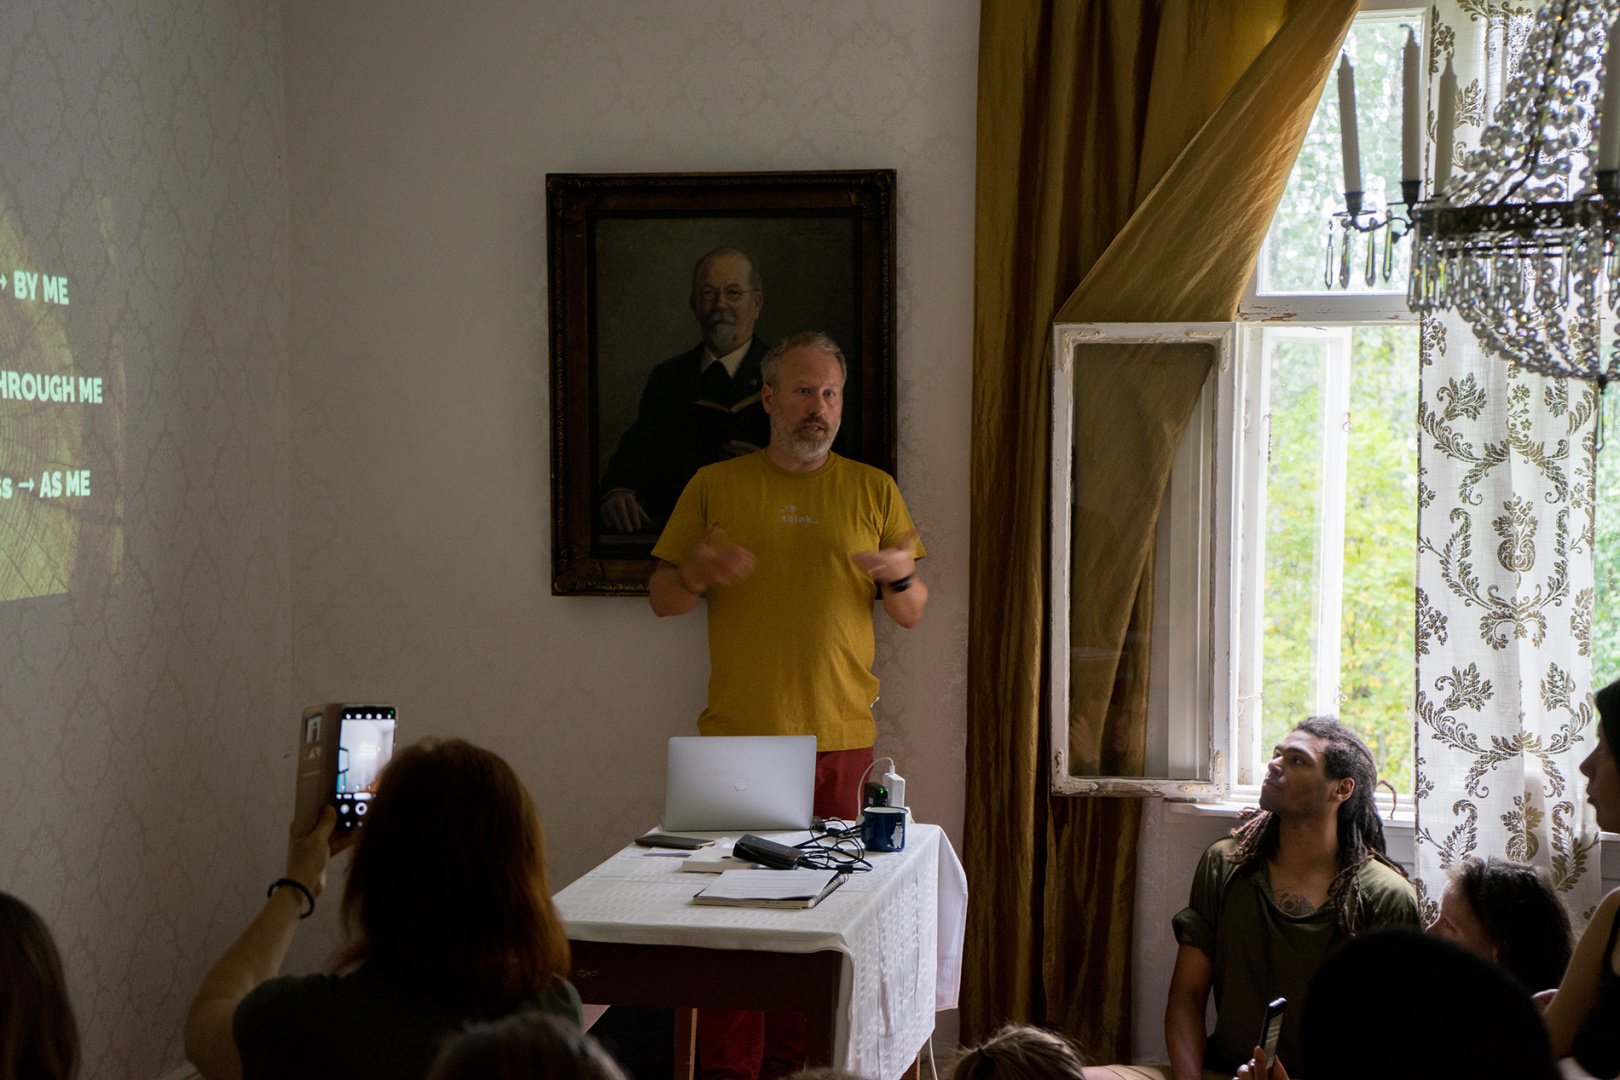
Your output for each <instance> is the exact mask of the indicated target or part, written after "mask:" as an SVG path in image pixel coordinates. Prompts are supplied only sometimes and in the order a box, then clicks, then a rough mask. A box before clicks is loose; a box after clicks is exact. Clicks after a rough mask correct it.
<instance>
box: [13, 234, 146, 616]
mask: <svg viewBox="0 0 1620 1080" xmlns="http://www.w3.org/2000/svg"><path fill="white" fill-rule="evenodd" d="M69 280H70V279H69V277H68V275H67V274H66V273H65V271H61V270H58V269H57V268H44V267H36V260H35V259H34V257H33V256H32V255H31V253H30V252H29V250H28V245H27V244H26V242H25V241H24V239H23V237H22V236H21V235H20V233H19V230H18V228H17V223H16V219H15V217H14V215H13V214H12V213H11V212H10V211H9V209H8V208H7V207H6V206H5V205H4V204H0V601H5V600H17V599H23V598H26V597H31V596H44V595H48V594H52V593H63V592H67V591H68V590H69V589H71V588H72V587H73V585H74V581H75V578H76V577H77V576H78V575H79V574H80V573H81V572H82V571H83V570H84V569H85V568H86V567H87V566H88V565H89V564H90V563H91V562H94V563H97V564H99V566H100V568H101V569H102V572H103V573H105V574H106V575H107V576H108V577H109V578H110V579H114V580H115V579H116V578H117V577H118V576H119V575H118V564H119V562H120V561H121V558H120V556H121V550H120V549H121V539H122V537H121V528H120V523H119V520H118V512H117V506H118V502H117V499H116V497H115V491H114V490H113V487H112V485H113V482H114V480H115V472H116V461H115V458H116V457H117V447H116V445H114V446H111V447H109V446H107V445H106V444H105V440H97V439H93V438H89V437H87V436H88V434H89V432H90V431H91V430H93V429H95V428H96V427H98V426H103V427H104V430H105V432H106V433H107V434H109V435H111V436H112V441H113V442H114V443H116V441H117V438H116V437H117V428H118V423H119V421H118V418H117V417H116V415H115V414H116V410H117V407H118V406H117V403H116V402H115V401H111V400H108V399H107V397H106V390H107V385H106V384H107V382H108V380H107V379H106V378H105V375H106V374H107V373H106V372H105V371H104V370H97V371H94V372H91V371H88V370H86V369H85V367H83V366H81V365H80V364H79V363H78V362H76V359H75V355H74V345H73V338H72V335H71V332H70V329H69V325H68V311H69V306H68V304H69V298H70V294H69V292H68V284H67V283H68V281H69ZM42 282H44V283H45V285H46V286H48V289H47V288H42V287H41V283H42ZM84 299H88V297H86V298H84ZM81 306H82V301H81ZM116 383H117V380H116V379H115V380H114V386H113V389H115V390H116V389H118V387H117V385H116ZM94 412H100V413H101V414H102V416H103V417H104V418H105V422H104V424H103V423H102V420H101V419H100V418H93V416H94ZM97 443H100V444H101V445H96V444H97ZM92 459H94V460H92Z"/></svg>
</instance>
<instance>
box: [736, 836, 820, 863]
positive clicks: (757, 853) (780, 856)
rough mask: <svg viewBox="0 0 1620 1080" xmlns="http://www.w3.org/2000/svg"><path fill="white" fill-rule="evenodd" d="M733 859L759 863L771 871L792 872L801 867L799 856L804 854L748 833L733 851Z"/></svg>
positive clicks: (796, 849) (794, 848)
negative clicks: (796, 867)
mask: <svg viewBox="0 0 1620 1080" xmlns="http://www.w3.org/2000/svg"><path fill="white" fill-rule="evenodd" d="M731 854H732V856H733V857H735V858H738V859H743V860H745V861H747V862H754V863H759V864H760V865H761V866H764V867H767V868H768V869H771V870H791V869H793V868H794V867H795V866H798V865H799V856H800V855H802V854H804V853H803V852H801V851H800V850H799V849H798V848H796V847H788V846H787V845H786V844H778V843H777V842H776V841H775V840H767V839H765V838H764V837H763V836H755V835H754V834H753V833H748V834H747V835H745V836H744V837H743V838H742V839H741V840H738V841H737V845H736V846H735V847H734V848H732V849H731Z"/></svg>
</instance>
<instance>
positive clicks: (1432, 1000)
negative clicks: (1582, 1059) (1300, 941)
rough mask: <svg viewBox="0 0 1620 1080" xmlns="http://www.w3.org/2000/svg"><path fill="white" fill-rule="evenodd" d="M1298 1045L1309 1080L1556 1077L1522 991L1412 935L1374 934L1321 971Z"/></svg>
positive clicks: (1464, 952)
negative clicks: (1308, 1067) (1305, 1059)
mask: <svg viewBox="0 0 1620 1080" xmlns="http://www.w3.org/2000/svg"><path fill="white" fill-rule="evenodd" d="M1374 1003H1376V1007H1374ZM1369 1008H1373V1011H1372V1012H1369V1011H1368V1010H1369ZM1301 1038H1302V1039H1303V1042H1304V1046H1305V1054H1306V1056H1307V1057H1308V1058H1309V1059H1310V1063H1311V1072H1310V1080H1351V1078H1352V1077H1354V1078H1356V1080H1360V1078H1361V1077H1366V1076H1426V1077H1430V1076H1433V1077H1438V1076H1466V1077H1469V1078H1470V1080H1508V1078H1510V1077H1511V1078H1512V1080H1554V1078H1555V1077H1557V1076H1558V1070H1557V1068H1556V1067H1555V1066H1554V1065H1553V1059H1552V1046H1551V1044H1550V1042H1549V1041H1548V1038H1547V1029H1546V1028H1545V1027H1544V1026H1543V1025H1542V1022H1541V1015H1540V1014H1539V1013H1538V1012H1537V1011H1536V1007H1535V1005H1533V1004H1532V1003H1531V1001H1530V996H1529V995H1528V994H1527V993H1526V992H1525V990H1524V987H1522V986H1520V985H1519V984H1518V983H1517V982H1516V981H1515V980H1514V979H1513V978H1512V977H1511V976H1509V975H1508V974H1507V972H1505V971H1504V970H1502V969H1501V968H1500V967H1498V966H1497V965H1495V964H1492V963H1491V962H1490V961H1488V960H1486V959H1485V958H1484V957H1482V956H1479V955H1478V954H1477V953H1474V952H1472V951H1470V950H1468V949H1465V948H1463V947H1462V946H1461V945H1457V944H1454V943H1452V942H1449V941H1444V940H1442V939H1440V938H1437V937H1433V936H1427V935H1424V934H1419V933H1417V932H1416V931H1413V930H1397V929H1384V930H1374V931H1370V932H1368V933H1366V934H1363V935H1361V936H1360V937H1357V938H1355V939H1354V940H1352V941H1349V942H1347V943H1346V944H1345V945H1344V947H1343V948H1341V949H1340V950H1339V951H1338V952H1337V953H1335V954H1334V955H1333V956H1332V957H1330V958H1329V959H1328V960H1327V961H1326V962H1325V963H1323V965H1322V966H1321V967H1320V968H1318V969H1317V972H1316V975H1315V977H1314V978H1312V980H1311V987H1310V993H1309V995H1308V997H1307V999H1306V1002H1305V1015H1304V1020H1303V1023H1302V1027H1301Z"/></svg>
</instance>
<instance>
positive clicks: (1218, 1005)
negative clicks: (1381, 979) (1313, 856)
mask: <svg viewBox="0 0 1620 1080" xmlns="http://www.w3.org/2000/svg"><path fill="white" fill-rule="evenodd" d="M1236 847H1237V841H1236V840H1234V839H1233V838H1231V837H1225V838H1223V839H1220V840H1217V841H1215V843H1213V844H1211V845H1210V846H1209V848H1208V850H1206V851H1205V852H1204V857H1203V858H1202V859H1201V860H1199V863H1198V870H1197V871H1196V872H1195V873H1194V874H1193V884H1192V897H1191V899H1190V900H1189V901H1188V904H1187V907H1186V908H1184V909H1182V910H1181V911H1180V912H1178V913H1177V914H1176V916H1175V918H1174V919H1172V920H1171V925H1172V926H1174V928H1175V932H1176V940H1177V941H1178V942H1180V943H1181V944H1183V945H1193V946H1196V947H1197V948H1198V949H1200V950H1202V952H1203V953H1204V955H1205V956H1208V957H1209V959H1210V963H1211V964H1212V965H1213V967H1214V990H1215V1030H1214V1031H1213V1032H1212V1033H1211V1034H1210V1036H1209V1043H1208V1045H1207V1047H1206V1049H1205V1052H1204V1067H1205V1068H1208V1069H1215V1070H1217V1071H1219V1072H1222V1073H1224V1074H1225V1075H1227V1076H1231V1075H1232V1074H1233V1073H1234V1072H1236V1071H1237V1067H1238V1066H1239V1065H1241V1064H1243V1063H1244V1062H1245V1061H1248V1060H1249V1055H1250V1054H1252V1053H1253V1052H1254V1048H1255V1046H1256V1045H1257V1043H1258V1040H1259V1036H1260V1022H1261V1020H1262V1019H1263V1018H1264V1017H1265V1012H1266V1005H1267V1004H1268V1003H1269V1002H1271V1001H1272V1000H1273V999H1275V998H1280V997H1284V998H1287V999H1288V1011H1287V1012H1286V1013H1285V1014H1284V1016H1283V1028H1282V1037H1281V1039H1280V1040H1279V1041H1278V1043H1277V1054H1278V1056H1279V1057H1281V1058H1282V1060H1283V1064H1284V1065H1286V1066H1287V1067H1288V1074H1289V1075H1290V1076H1294V1077H1300V1076H1309V1075H1310V1073H1309V1072H1308V1068H1309V1063H1308V1062H1307V1061H1305V1058H1304V1055H1303V1054H1302V1053H1301V1051H1300V1045H1299V1024H1300V1017H1301V1016H1303V1015H1304V1012H1305V990H1306V987H1308V986H1309V985H1310V982H1311V976H1312V975H1314V974H1315V973H1316V968H1317V965H1319V964H1321V962H1322V961H1323V960H1325V959H1327V956H1328V953H1330V952H1331V951H1332V950H1333V949H1334V947H1335V946H1337V945H1338V944H1339V943H1340V942H1342V941H1344V940H1345V935H1343V934H1342V933H1340V932H1339V929H1338V925H1337V920H1338V913H1339V900H1338V899H1337V898H1335V899H1333V900H1330V901H1328V902H1327V903H1326V904H1324V905H1323V906H1322V907H1320V908H1318V909H1317V910H1316V911H1313V912H1312V913H1311V914H1309V915H1304V916H1295V915H1289V914H1287V913H1286V912H1284V911H1283V910H1282V909H1281V908H1279V907H1278V906H1277V902H1276V900H1275V899H1274V898H1273V897H1272V895H1271V873H1270V871H1269V870H1267V869H1266V862H1265V860H1264V859H1257V860H1255V861H1254V862H1252V863H1249V864H1248V865H1247V866H1241V867H1240V866H1236V865H1234V864H1233V863H1232V862H1231V861H1229V860H1228V859H1227V855H1229V854H1230V853H1231V852H1232V851H1233V849H1235V848H1236ZM1357 880H1358V881H1359V882H1360V885H1361V890H1360V897H1359V900H1358V901H1357V902H1358V904H1359V905H1360V911H1359V913H1358V916H1357V918H1356V930H1357V932H1358V933H1359V932H1361V931H1364V930H1370V929H1372V928H1373V927H1375V926H1418V925H1420V922H1419V918H1418V906H1417V893H1416V892H1415V891H1414V890H1413V888H1412V885H1411V883H1410V882H1409V881H1407V880H1406V879H1405V878H1403V877H1402V876H1401V875H1400V874H1399V873H1397V872H1396V871H1394V870H1391V869H1390V868H1389V867H1387V866H1385V865H1384V864H1383V863H1380V862H1378V861H1377V860H1373V861H1372V862H1369V863H1368V864H1367V865H1366V866H1364V867H1362V869H1361V873H1360V874H1359V875H1358V878H1357Z"/></svg>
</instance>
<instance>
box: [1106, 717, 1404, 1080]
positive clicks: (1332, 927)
mask: <svg viewBox="0 0 1620 1080" xmlns="http://www.w3.org/2000/svg"><path fill="white" fill-rule="evenodd" d="M1376 782H1377V770H1376V769H1375V768H1374V766H1373V759H1372V754H1371V753H1370V752H1368V750H1367V746H1366V744H1365V743H1363V742H1362V741H1361V740H1360V739H1359V738H1357V737H1356V735H1355V733H1354V732H1352V731H1351V730H1350V729H1349V728H1347V727H1345V726H1344V725H1343V724H1341V723H1339V722H1338V721H1337V720H1332V719H1328V718H1326V717H1312V718H1311V719H1309V720H1306V721H1304V722H1303V723H1301V724H1300V725H1299V726H1298V727H1296V728H1295V729H1294V730H1293V731H1291V732H1289V733H1288V735H1287V737H1286V738H1284V739H1283V741H1282V742H1280V743H1278V744H1277V746H1276V748H1275V749H1274V750H1273V751H1272V757H1271V763H1270V765H1268V766H1267V768H1266V778H1265V782H1264V783H1263V784H1261V786H1260V812H1259V813H1257V814H1255V815H1254V816H1253V817H1251V818H1249V819H1248V820H1247V821H1245V822H1244V823H1243V824H1242V825H1241V826H1239V827H1238V828H1236V829H1234V830H1232V834H1231V835H1230V836H1228V837H1225V838H1223V839H1221V840H1217V841H1216V842H1215V843H1213V844H1211V845H1210V846H1209V849H1208V850H1207V851H1205V852H1204V857H1203V858H1202V859H1201V860H1200V861H1199V863H1198V870H1197V871H1196V872H1195V873H1194V875H1193V885H1192V898H1191V900H1190V902H1189V903H1188V906H1187V907H1186V908H1185V909H1183V910H1182V911H1181V912H1179V913H1177V915H1176V917H1175V919H1174V920H1173V926H1174V927H1175V933H1176V940H1177V941H1178V942H1179V943H1180V946H1181V947H1180V949H1179V950H1178V951H1177V953H1176V966H1175V971H1174V973H1173V974H1172V975H1171V979H1170V1000H1169V1001H1168V1003H1166V1005H1165V1009H1164V1034H1165V1042H1166V1044H1167V1046H1168V1047H1169V1051H1170V1062H1171V1067H1170V1069H1169V1070H1162V1069H1156V1068H1144V1067H1142V1066H1129V1065H1111V1066H1108V1067H1107V1068H1106V1069H1103V1068H1092V1069H1088V1070H1087V1072H1086V1075H1087V1077H1088V1080H1115V1078H1116V1077H1117V1078H1119V1080H1149V1078H1151V1080H1165V1078H1166V1077H1168V1076H1173V1077H1174V1080H1200V1078H1201V1077H1202V1078H1205V1080H1208V1078H1213V1077H1222V1078H1225V1077H1230V1076H1232V1074H1233V1073H1234V1072H1235V1071H1236V1070H1237V1067H1238V1066H1239V1065H1241V1064H1242V1063H1244V1062H1246V1061H1248V1060H1249V1056H1250V1054H1251V1053H1253V1051H1254V1045H1255V1038H1256V1037H1257V1036H1258V1035H1259V1033H1260V1022H1261V1019H1262V1018H1263V1017H1264V1015H1265V1011H1266V1004H1267V1003H1268V1002H1270V1001H1271V1000H1273V999H1274V998H1279V997H1285V998H1287V999H1288V1011H1287V1013H1286V1016H1285V1018H1284V1021H1283V1029H1282V1038H1281V1040H1280V1041H1279V1043H1278V1056H1279V1057H1281V1058H1282V1059H1283V1060H1284V1061H1287V1062H1288V1068H1289V1071H1290V1073H1291V1074H1292V1075H1294V1076H1296V1077H1299V1076H1305V1077H1309V1076H1310V1063H1309V1062H1308V1061H1306V1060H1305V1058H1304V1056H1303V1054H1302V1052H1301V1048H1300V1044H1299V1035H1298V1033H1299V1019H1300V1017H1301V1016H1303V1015H1304V1009H1305V990H1306V987H1308V986H1309V985H1310V981H1311V975H1312V974H1313V973H1314V972H1315V971H1316V968H1317V966H1318V965H1320V964H1321V963H1322V961H1323V960H1325V959H1326V958H1327V956H1328V954H1329V953H1330V952H1332V951H1333V949H1334V947H1335V946H1337V945H1339V944H1340V943H1341V942H1343V941H1345V940H1347V939H1349V938H1351V937H1353V936H1355V935H1356V934H1358V933H1360V932H1362V931H1364V930H1368V929H1371V928H1372V927H1374V926H1389V925H1404V926H1412V927H1417V926H1419V925H1420V923H1419V921H1418V906H1417V894H1416V892H1415V891H1414V890H1413V888H1412V886H1411V883H1410V882H1408V881H1407V880H1406V875H1405V874H1403V873H1402V872H1401V870H1400V869H1399V868H1398V867H1397V866H1396V865H1395V864H1394V863H1392V862H1390V861H1389V858H1388V856H1386V855H1385V854H1384V827H1383V823H1382V822H1381V821H1380V820H1379V817H1378V811H1377V810H1376V809H1375V807H1374V805H1373V788H1374V785H1375V784H1376ZM1212 989H1213V990H1214V991H1215V1011H1216V1016H1215V1030H1214V1031H1213V1032H1211V1033H1209V1034H1208V1035H1206V1034H1205V1030H1204V1010H1205V1006H1206V1004H1207V1002H1208V1000H1209V993H1210V991H1211V990H1212ZM1110 1074H1112V1075H1110Z"/></svg>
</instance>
